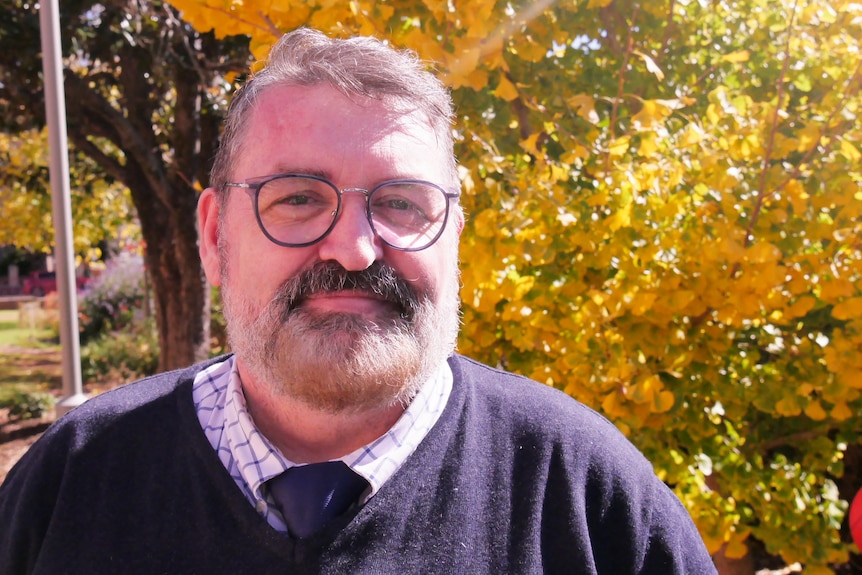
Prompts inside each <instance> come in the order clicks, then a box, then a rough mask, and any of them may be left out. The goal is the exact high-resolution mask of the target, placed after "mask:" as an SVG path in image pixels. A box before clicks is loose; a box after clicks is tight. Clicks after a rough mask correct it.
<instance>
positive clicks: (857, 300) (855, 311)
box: [832, 296, 862, 320]
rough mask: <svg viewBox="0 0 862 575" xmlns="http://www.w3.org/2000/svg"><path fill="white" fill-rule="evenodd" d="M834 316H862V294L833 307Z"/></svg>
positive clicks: (843, 318) (854, 317)
mask: <svg viewBox="0 0 862 575" xmlns="http://www.w3.org/2000/svg"><path fill="white" fill-rule="evenodd" d="M832 317H834V318H835V319H841V320H847V319H857V318H862V296H858V297H852V298H849V299H846V300H844V301H842V302H841V303H839V304H837V305H836V306H835V307H834V308H832Z"/></svg>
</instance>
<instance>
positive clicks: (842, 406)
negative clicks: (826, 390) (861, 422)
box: [830, 402, 853, 421]
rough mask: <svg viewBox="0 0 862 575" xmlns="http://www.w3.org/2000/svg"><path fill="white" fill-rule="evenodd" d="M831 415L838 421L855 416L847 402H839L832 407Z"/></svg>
mask: <svg viewBox="0 0 862 575" xmlns="http://www.w3.org/2000/svg"><path fill="white" fill-rule="evenodd" d="M830 415H831V416H832V417H833V418H834V419H837V420H838V421H844V420H846V419H850V418H851V417H852V416H853V412H852V411H850V408H849V407H847V404H846V403H844V402H839V403H836V404H835V407H833V408H832V411H831V412H830Z"/></svg>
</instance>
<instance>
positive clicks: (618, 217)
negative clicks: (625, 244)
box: [607, 204, 632, 232]
mask: <svg viewBox="0 0 862 575" xmlns="http://www.w3.org/2000/svg"><path fill="white" fill-rule="evenodd" d="M607 222H608V228H610V230H611V231H614V232H615V231H617V230H618V229H620V228H627V227H629V226H631V225H632V205H631V204H627V205H625V206H623V207H622V208H620V209H619V210H617V211H616V212H614V214H613V215H612V216H611V217H609V218H608V220H607Z"/></svg>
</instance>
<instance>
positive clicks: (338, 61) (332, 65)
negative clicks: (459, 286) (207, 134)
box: [210, 28, 460, 198]
mask: <svg viewBox="0 0 862 575" xmlns="http://www.w3.org/2000/svg"><path fill="white" fill-rule="evenodd" d="M323 83H326V84H329V85H331V86H332V87H334V88H336V89H338V90H340V91H341V92H342V93H344V94H345V95H346V96H348V97H355V96H362V97H369V98H375V99H386V100H392V101H393V102H394V104H396V105H398V106H399V107H400V106H405V105H406V106H407V107H408V108H409V109H412V110H416V111H419V112H420V113H422V114H423V115H424V116H426V117H427V119H428V122H429V124H430V125H431V128H432V129H433V131H434V133H435V135H436V137H437V138H438V141H439V142H440V144H441V146H442V147H443V149H444V150H448V152H449V153H447V157H450V158H451V161H450V162H449V166H447V171H448V173H446V174H441V177H444V178H446V180H447V181H446V184H447V185H448V186H453V187H455V188H456V189H457V188H459V187H460V185H459V180H458V175H457V170H456V165H455V155H454V143H453V139H452V122H453V120H454V111H453V107H452V98H451V95H450V94H449V90H448V89H447V88H446V87H445V86H444V85H443V83H442V82H441V81H440V80H439V79H438V78H437V77H436V76H434V74H432V73H431V72H429V71H428V70H427V69H426V68H425V66H424V64H423V63H422V62H421V61H420V60H419V58H418V56H417V55H416V54H415V53H414V52H412V51H407V50H404V51H399V50H395V49H393V48H392V47H390V46H388V45H387V44H385V43H384V42H382V41H380V40H377V39H375V38H370V37H361V36H360V37H354V38H348V39H333V38H329V37H327V36H325V35H324V34H323V33H321V32H319V31H317V30H311V29H308V28H300V29H298V30H294V31H293V32H290V33H288V34H285V35H284V36H282V37H281V39H280V40H279V41H278V42H277V43H276V44H275V45H274V46H273V47H272V49H271V51H270V53H269V57H268V58H267V61H266V63H265V65H264V67H263V68H262V69H261V70H260V71H258V72H257V73H255V74H254V75H252V76H251V78H249V80H248V81H247V82H246V83H245V84H244V85H243V86H242V87H241V88H240V89H239V90H238V91H237V93H236V94H235V95H234V97H233V100H232V101H231V104H230V107H229V108H228V113H227V118H226V120H225V126H224V133H223V134H222V138H221V145H220V146H219V150H218V152H217V154H216V157H215V161H214V163H213V168H212V172H211V174H210V185H211V186H212V187H214V188H215V189H216V190H218V194H217V195H218V196H219V198H221V196H222V191H221V190H222V188H223V186H224V184H225V183H227V182H228V181H230V178H231V170H232V165H233V164H234V162H235V161H236V158H237V156H238V154H239V152H240V150H241V148H242V145H243V141H244V139H245V137H246V136H247V134H246V132H247V126H248V123H249V122H248V117H249V116H250V114H251V112H252V110H253V109H254V106H255V102H256V100H257V98H258V96H259V95H260V94H261V93H262V92H263V91H264V90H266V89H267V88H268V87H271V86H313V85H316V84H323Z"/></svg>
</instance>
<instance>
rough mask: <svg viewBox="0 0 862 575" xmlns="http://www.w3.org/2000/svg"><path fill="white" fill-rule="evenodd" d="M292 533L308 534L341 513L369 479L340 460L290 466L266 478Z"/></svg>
mask: <svg viewBox="0 0 862 575" xmlns="http://www.w3.org/2000/svg"><path fill="white" fill-rule="evenodd" d="M267 485H268V486H269V490H270V493H272V496H273V498H274V499H275V501H276V503H277V504H278V507H279V509H280V510H281V513H282V515H284V520H285V522H286V523H287V528H288V529H289V530H290V533H291V535H293V536H295V537H299V538H304V537H308V536H310V535H312V534H314V533H316V532H317V531H319V530H320V529H321V528H322V527H323V526H324V525H326V524H327V523H329V522H330V521H331V520H333V519H335V518H336V517H338V516H339V515H342V514H343V513H344V512H345V511H347V510H348V509H349V508H350V506H351V504H352V503H354V502H355V501H356V500H357V499H358V498H359V496H360V495H361V494H362V492H363V491H364V490H365V488H366V487H367V486H368V482H367V481H366V480H365V479H364V478H362V477H360V476H359V475H357V474H356V473H355V472H354V471H353V470H352V469H350V468H349V467H348V466H347V465H345V464H344V463H343V462H341V461H327V462H325V463H312V464H310V465H302V466H296V467H291V468H290V469H288V470H287V471H285V472H284V473H282V474H281V475H279V476H277V477H274V478H272V479H270V480H269V481H268V482H267Z"/></svg>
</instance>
